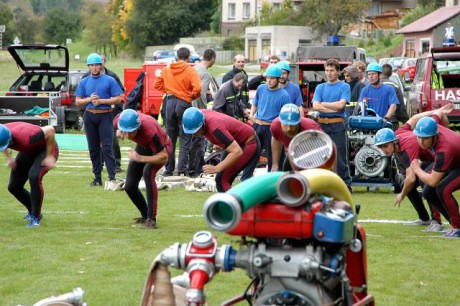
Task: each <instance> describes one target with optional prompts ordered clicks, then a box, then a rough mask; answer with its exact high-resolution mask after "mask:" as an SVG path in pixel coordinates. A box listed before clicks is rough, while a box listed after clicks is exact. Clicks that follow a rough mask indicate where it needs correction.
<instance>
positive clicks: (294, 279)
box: [141, 131, 374, 306]
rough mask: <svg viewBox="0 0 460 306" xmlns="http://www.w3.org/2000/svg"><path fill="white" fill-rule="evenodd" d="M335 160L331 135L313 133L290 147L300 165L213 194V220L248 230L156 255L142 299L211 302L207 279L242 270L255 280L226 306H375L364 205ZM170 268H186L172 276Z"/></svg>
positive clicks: (202, 238) (208, 216)
mask: <svg viewBox="0 0 460 306" xmlns="http://www.w3.org/2000/svg"><path fill="white" fill-rule="evenodd" d="M335 157H336V149H335V146H334V144H333V142H332V141H331V139H330V138H329V136H327V135H326V134H325V133H323V132H320V131H304V132H302V133H300V134H299V135H297V136H296V137H295V138H294V139H293V140H292V141H291V144H290V146H289V151H288V158H289V161H290V162H291V165H292V167H293V169H294V170H295V171H291V172H270V173H268V174H266V175H261V176H256V177H253V178H251V179H249V180H246V181H244V182H241V183H240V184H238V185H237V186H235V187H233V188H232V189H230V190H229V191H227V192H226V193H217V194H213V195H212V196H211V197H210V198H208V200H207V201H206V202H205V203H204V208H203V215H204V217H205V220H206V223H207V224H208V226H209V227H210V228H211V230H214V231H219V232H225V233H226V234H228V235H232V236H240V237H241V241H240V244H239V247H238V248H234V247H233V246H231V245H219V244H218V242H217V239H216V238H215V237H214V236H213V234H212V233H211V232H210V231H199V232H197V233H195V234H194V235H193V238H192V240H191V241H190V242H188V243H175V244H173V245H171V246H170V247H169V248H167V249H165V250H163V251H162V252H161V253H160V254H159V255H158V256H157V257H156V259H155V260H154V261H153V263H152V266H151V268H150V270H149V273H148V276H147V279H146V282H145V287H144V291H143V296H142V299H141V305H142V306H147V305H194V306H200V305H205V303H206V297H205V293H204V290H205V285H206V284H207V283H209V282H210V281H212V279H213V276H214V275H216V274H217V273H219V272H231V271H233V270H235V269H243V270H244V271H246V274H247V276H248V277H249V279H250V280H249V282H248V283H249V285H248V286H247V288H246V290H243V289H244V288H242V290H243V293H242V294H241V295H239V296H236V297H234V298H232V299H231V300H229V301H226V302H223V303H222V305H234V304H236V303H239V302H243V301H246V302H247V303H248V304H249V305H374V297H373V296H372V295H370V294H369V293H368V288H367V266H366V234H365V231H364V229H363V228H362V227H361V226H360V225H359V224H358V221H357V219H358V214H359V205H355V204H354V203H353V199H352V197H351V194H350V192H349V191H348V188H347V186H346V184H345V183H344V182H343V181H342V180H341V179H340V177H339V176H337V175H336V174H335V173H334V172H333V171H331V170H333V169H334V167H335ZM254 190H257V191H258V192H254ZM168 267H175V268H177V269H182V270H184V271H186V272H185V273H184V274H182V275H181V276H179V277H175V278H173V279H172V280H171V279H170V274H169V271H168Z"/></svg>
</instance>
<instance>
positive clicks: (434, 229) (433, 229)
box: [422, 220, 444, 233]
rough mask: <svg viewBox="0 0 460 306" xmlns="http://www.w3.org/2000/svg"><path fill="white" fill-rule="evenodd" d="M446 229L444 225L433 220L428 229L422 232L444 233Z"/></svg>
mask: <svg viewBox="0 0 460 306" xmlns="http://www.w3.org/2000/svg"><path fill="white" fill-rule="evenodd" d="M443 229H444V227H443V226H442V224H439V223H438V221H435V220H432V221H431V223H430V225H428V227H427V228H425V229H424V230H422V232H437V233H439V232H442V230H443Z"/></svg>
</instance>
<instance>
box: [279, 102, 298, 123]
mask: <svg viewBox="0 0 460 306" xmlns="http://www.w3.org/2000/svg"><path fill="white" fill-rule="evenodd" d="M280 121H281V123H282V124H285V125H296V124H299V122H300V110H299V107H298V106H297V105H295V104H293V103H288V104H285V105H284V106H283V107H282V108H281V111H280Z"/></svg>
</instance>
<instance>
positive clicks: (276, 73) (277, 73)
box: [265, 65, 282, 78]
mask: <svg viewBox="0 0 460 306" xmlns="http://www.w3.org/2000/svg"><path fill="white" fill-rule="evenodd" d="M265 75H266V76H268V77H273V78H280V77H281V75H282V72H281V69H280V68H279V67H278V66H277V65H270V66H268V68H267V71H266V72H265Z"/></svg>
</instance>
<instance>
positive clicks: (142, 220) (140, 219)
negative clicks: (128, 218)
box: [133, 217, 147, 224]
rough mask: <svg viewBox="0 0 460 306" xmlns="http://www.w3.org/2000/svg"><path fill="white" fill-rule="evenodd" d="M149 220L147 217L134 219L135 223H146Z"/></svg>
mask: <svg viewBox="0 0 460 306" xmlns="http://www.w3.org/2000/svg"><path fill="white" fill-rule="evenodd" d="M145 221H147V218H146V217H139V218H134V219H133V224H144V223H145Z"/></svg>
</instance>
